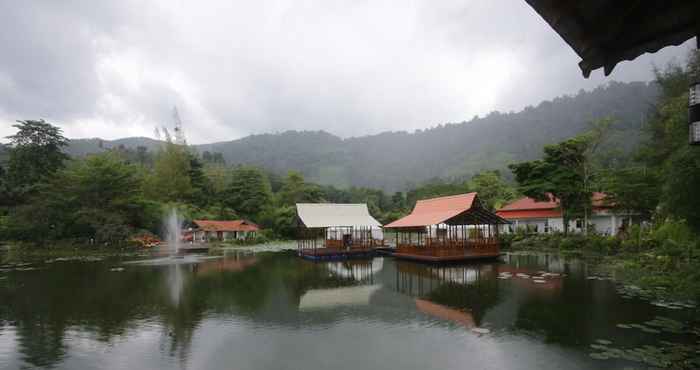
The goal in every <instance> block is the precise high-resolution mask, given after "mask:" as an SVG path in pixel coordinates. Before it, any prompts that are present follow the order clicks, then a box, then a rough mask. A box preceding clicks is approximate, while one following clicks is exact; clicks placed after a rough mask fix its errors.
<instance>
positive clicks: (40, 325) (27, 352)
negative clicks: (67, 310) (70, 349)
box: [17, 317, 66, 367]
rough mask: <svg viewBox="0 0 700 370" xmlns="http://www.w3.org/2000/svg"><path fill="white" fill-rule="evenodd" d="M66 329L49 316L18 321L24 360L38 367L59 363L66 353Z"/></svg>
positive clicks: (18, 336)
mask: <svg viewBox="0 0 700 370" xmlns="http://www.w3.org/2000/svg"><path fill="white" fill-rule="evenodd" d="M65 329H66V328H65V326H63V325H62V323H60V322H56V321H53V320H51V318H49V317H34V318H33V319H31V320H20V321H18V325H17V338H18V345H19V351H20V352H21V353H22V355H23V359H24V361H25V362H27V363H29V364H31V365H33V366H37V367H53V366H55V365H56V364H58V363H59V362H60V361H61V360H62V359H63V357H64V356H65V354H66V345H65V344H64V343H63V339H64V332H65Z"/></svg>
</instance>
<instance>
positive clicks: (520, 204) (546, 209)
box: [496, 192, 610, 219]
mask: <svg viewBox="0 0 700 370" xmlns="http://www.w3.org/2000/svg"><path fill="white" fill-rule="evenodd" d="M605 197H606V194H605V193H601V192H594V193H593V195H592V196H591V202H592V203H593V208H594V210H600V209H605V208H609V207H610V205H609V204H606V202H605ZM496 214H497V215H499V216H501V217H503V218H505V219H516V218H518V219H521V218H549V217H561V210H560V209H559V200H558V199H556V198H555V197H553V196H551V195H550V196H549V200H546V201H537V200H535V199H532V198H530V197H523V198H520V199H518V200H516V201H515V202H512V203H510V204H507V205H505V206H503V207H501V209H499V210H498V211H496Z"/></svg>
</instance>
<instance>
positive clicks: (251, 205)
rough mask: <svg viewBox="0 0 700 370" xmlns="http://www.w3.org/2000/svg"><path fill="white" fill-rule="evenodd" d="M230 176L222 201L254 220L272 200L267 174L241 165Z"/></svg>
mask: <svg viewBox="0 0 700 370" xmlns="http://www.w3.org/2000/svg"><path fill="white" fill-rule="evenodd" d="M232 177H233V179H232V180H231V183H230V184H229V186H228V189H227V190H226V192H225V195H224V200H223V203H224V204H225V205H226V206H228V207H230V208H233V209H234V210H235V211H236V212H237V213H238V214H240V215H242V216H244V217H247V218H252V219H254V220H255V219H256V218H257V216H258V215H259V213H260V211H262V210H263V209H264V208H265V207H267V206H268V205H270V203H271V201H272V191H271V190H270V182H269V180H268V179H267V176H265V173H264V172H262V171H261V170H260V169H258V168H255V167H247V166H243V167H238V168H236V169H235V170H233V175H232Z"/></svg>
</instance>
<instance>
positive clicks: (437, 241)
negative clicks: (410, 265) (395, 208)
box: [385, 193, 509, 262]
mask: <svg viewBox="0 0 700 370" xmlns="http://www.w3.org/2000/svg"><path fill="white" fill-rule="evenodd" d="M508 223H509V222H508V221H507V220H505V219H503V218H501V217H499V216H498V215H496V214H495V213H493V212H491V211H489V210H488V209H486V208H485V207H484V206H483V205H482V204H481V201H480V200H479V197H478V195H477V193H467V194H459V195H452V196H446V197H439V198H432V199H424V200H419V201H418V202H416V206H415V207H414V208H413V211H412V212H411V214H409V215H408V216H406V217H403V218H401V219H398V220H396V221H394V222H392V223H390V224H388V225H386V226H385V228H386V229H392V230H394V231H395V232H396V249H395V252H394V256H395V257H397V258H405V259H412V260H418V261H426V262H450V261H462V260H470V259H480V258H494V257H498V256H499V255H500V250H499V243H498V238H497V237H498V225H500V224H508Z"/></svg>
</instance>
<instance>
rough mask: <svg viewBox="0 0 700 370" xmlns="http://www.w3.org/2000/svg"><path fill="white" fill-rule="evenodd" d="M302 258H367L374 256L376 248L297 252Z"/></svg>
mask: <svg viewBox="0 0 700 370" xmlns="http://www.w3.org/2000/svg"><path fill="white" fill-rule="evenodd" d="M297 253H298V254H299V256H300V257H302V258H305V259H308V260H314V261H319V260H338V259H349V258H365V257H373V256H374V248H367V247H350V248H336V247H321V248H305V249H299V250H298V251H297Z"/></svg>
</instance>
